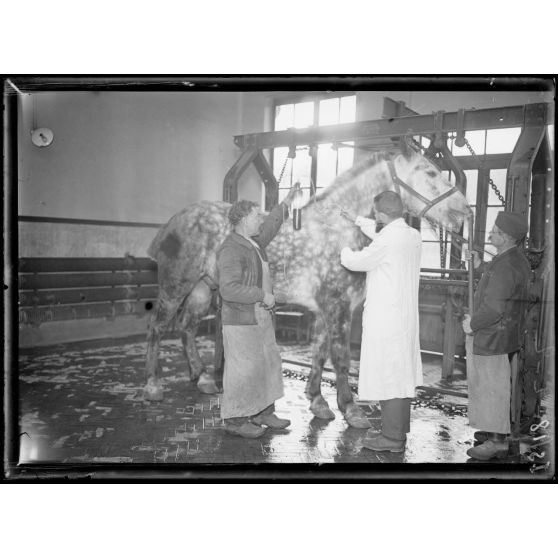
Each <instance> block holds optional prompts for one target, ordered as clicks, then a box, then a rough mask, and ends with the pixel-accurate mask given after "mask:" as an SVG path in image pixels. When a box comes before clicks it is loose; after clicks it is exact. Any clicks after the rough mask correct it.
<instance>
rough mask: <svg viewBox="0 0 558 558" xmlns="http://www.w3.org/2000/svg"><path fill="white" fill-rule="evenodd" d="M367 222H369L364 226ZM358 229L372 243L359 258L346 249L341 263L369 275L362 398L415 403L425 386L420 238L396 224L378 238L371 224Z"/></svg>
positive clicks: (402, 222) (360, 379)
mask: <svg viewBox="0 0 558 558" xmlns="http://www.w3.org/2000/svg"><path fill="white" fill-rule="evenodd" d="M363 221H364V222H363ZM357 224H358V225H360V226H361V228H362V231H363V232H364V233H365V234H366V235H367V236H369V237H370V238H373V242H372V243H371V244H370V245H369V246H367V247H365V248H364V249H363V250H361V251H359V252H354V251H353V250H351V249H349V248H344V249H343V250H342V252H341V263H342V264H343V265H344V266H345V267H346V268H347V269H350V270H352V271H365V272H366V301H365V303H364V312H363V315H362V342H361V355H360V374H359V380H358V396H359V399H361V400H373V401H382V400H386V399H395V398H405V397H411V398H412V397H415V388H416V386H418V385H421V384H422V362H421V358H420V341H419V312H418V291H419V279H420V255H421V246H422V241H421V236H420V233H419V232H418V231H417V230H415V229H413V228H411V227H409V226H408V225H407V224H406V223H405V221H404V220H403V219H396V220H395V221H392V222H391V223H389V224H388V225H386V226H385V227H384V228H383V229H382V230H381V231H380V232H379V233H377V234H374V232H373V229H372V228H371V226H370V221H369V220H365V219H362V218H360V222H359V221H358V220H357Z"/></svg>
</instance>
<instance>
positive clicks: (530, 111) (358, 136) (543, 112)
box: [215, 98, 554, 378]
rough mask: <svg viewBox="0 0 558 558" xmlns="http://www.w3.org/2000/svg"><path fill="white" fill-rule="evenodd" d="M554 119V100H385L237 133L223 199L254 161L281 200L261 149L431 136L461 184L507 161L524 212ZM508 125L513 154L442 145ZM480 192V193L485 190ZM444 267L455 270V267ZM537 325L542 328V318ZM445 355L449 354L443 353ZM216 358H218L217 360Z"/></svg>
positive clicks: (449, 334) (448, 366)
mask: <svg viewBox="0 0 558 558" xmlns="http://www.w3.org/2000/svg"><path fill="white" fill-rule="evenodd" d="M553 122H554V113H553V105H552V104H551V103H532V104H527V105H517V106H508V107H498V108H489V109H460V110H458V111H455V112H444V111H437V112H436V113H434V114H430V115H420V114H417V113H415V112H414V111H412V110H411V109H409V108H408V107H406V106H405V104H404V103H403V102H397V101H393V100H392V99H389V98H384V114H383V118H382V119H378V120H367V121H359V122H354V123H346V124H335V125H328V126H311V127H308V128H301V129H295V128H290V129H288V130H282V131H277V132H259V133H252V134H243V135H238V136H235V137H234V143H235V145H236V146H237V147H238V148H240V149H241V150H242V151H241V154H240V156H239V158H238V159H237V161H236V162H235V163H234V165H233V166H232V167H231V168H230V170H229V171H228V172H227V174H226V176H225V179H224V183H223V200H224V201H228V202H231V203H232V202H234V201H236V200H237V199H238V181H239V179H240V177H241V175H242V173H243V172H244V171H245V170H246V169H247V168H248V166H249V165H250V164H251V163H253V164H254V166H255V168H256V170H257V172H258V174H259V175H260V177H261V178H262V181H263V184H264V188H265V200H266V207H272V206H273V205H276V204H277V201H278V189H279V186H278V183H277V180H276V179H275V177H274V175H273V171H272V169H271V166H270V165H269V163H268V161H267V159H266V157H265V156H264V154H263V150H266V149H273V148H276V147H289V148H291V150H294V148H295V147H296V146H298V145H308V146H310V148H315V147H316V146H317V145H318V144H321V143H341V142H344V141H354V142H355V144H356V145H358V144H359V143H360V144H361V145H362V144H365V143H366V142H367V141H368V142H370V141H374V140H376V141H377V140H383V141H384V142H387V144H386V145H389V142H390V141H391V140H392V139H393V138H401V137H403V136H410V137H412V136H429V137H431V138H432V139H433V142H432V143H433V144H434V147H435V149H436V150H438V151H441V152H442V155H443V158H442V159H438V160H437V162H438V163H439V164H440V166H441V167H442V168H443V169H444V170H453V171H454V172H455V174H456V177H457V178H458V180H459V181H460V182H461V185H462V188H464V187H465V184H466V183H465V176H464V173H463V169H465V170H467V169H474V168H478V163H479V162H480V163H481V164H482V165H483V168H479V177H480V180H479V185H481V188H479V190H484V188H487V187H488V179H489V175H488V172H489V171H488V170H487V168H490V167H492V166H498V167H505V165H506V164H507V180H506V184H507V193H508V195H507V196H506V197H507V202H506V209H510V210H513V211H519V212H521V213H524V214H526V213H527V211H528V209H529V199H530V182H531V173H532V168H533V162H534V160H535V157H536V156H537V153H538V150H539V147H540V146H541V143H542V142H543V138H544V137H545V134H546V126H548V125H549V124H552V123H553ZM504 128H522V132H521V134H520V137H519V139H518V141H517V143H516V146H515V148H514V150H513V152H512V154H511V157H510V156H509V155H507V154H496V155H479V156H476V157H472V156H456V157H454V156H452V155H451V153H450V152H449V150H448V149H447V146H446V147H445V149H444V146H445V145H446V142H445V141H444V139H445V138H447V135H448V134H450V133H451V134H455V137H456V143H457V145H460V144H461V145H463V143H464V138H465V134H466V132H468V131H474V130H495V129H504ZM495 163H496V164H495ZM483 173H484V174H483ZM485 175H486V176H485ZM482 185H483V186H482ZM546 191H548V189H547V190H546ZM478 194H479V195H481V191H479V192H478ZM551 194H552V191H551ZM545 199H546V197H545ZM550 205H551V204H550ZM546 207H547V210H546V212H547V213H549V210H548V207H549V204H548V202H546ZM477 210H480V211H481V212H482V211H483V205H482V204H480V205H478V207H477ZM478 217H479V215H478V214H477V223H476V227H475V241H476V242H475V244H477V242H478V240H480V238H481V231H480V229H479V226H480V225H479V224H478V223H479V219H478ZM480 221H482V220H480ZM541 227H542V228H544V229H545V230H542V231H538V232H537V233H536V234H535V236H536V237H538V238H539V239H540V238H541V237H545V236H546V237H548V234H549V227H548V220H546V225H545V223H541ZM532 234H533V231H532ZM550 234H551V233H550ZM483 244H484V242H483ZM445 271H447V272H452V271H456V270H445ZM437 281H438V280H436V282H437ZM457 283H459V284H457ZM445 284H446V283H444V285H445ZM447 285H448V287H451V288H453V289H455V288H457V289H461V290H462V289H463V287H465V288H466V287H467V282H466V281H457V282H456V280H452V281H451V285H450V284H449V283H447ZM448 297H449V298H448V300H447V304H446V305H445V310H446V312H445V316H444V317H445V319H446V320H447V319H449V325H448V324H447V325H448V327H447V331H445V332H444V343H443V347H444V362H443V367H442V377H443V378H448V377H449V376H451V373H452V370H453V364H454V359H455V356H454V353H455V350H454V348H455V343H456V333H457V327H455V326H456V325H457V316H456V314H455V312H454V311H453V310H452V307H453V306H455V304H454V303H452V300H451V298H452V297H455V293H454V292H452V293H449V292H448ZM452 304H453V306H452ZM537 327H539V324H538V322H537ZM218 329H219V327H218ZM539 333H541V332H539ZM540 337H541V335H537V338H538V339H540ZM217 343H219V340H217ZM452 347H453V349H452ZM446 353H448V354H449V353H451V354H449V356H445V355H446ZM217 358H219V362H218V360H217ZM539 360H540V358H538V359H537V361H539ZM215 363H216V369H220V368H221V367H222V350H221V349H216V362H215Z"/></svg>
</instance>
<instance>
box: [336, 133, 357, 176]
mask: <svg viewBox="0 0 558 558" xmlns="http://www.w3.org/2000/svg"><path fill="white" fill-rule="evenodd" d="M345 143H346V144H347V145H354V144H355V142H354V141H346V142H345ZM354 158H355V150H354V149H353V148H351V147H340V148H339V149H338V150H337V174H341V173H342V172H343V171H346V170H347V169H350V168H351V167H352V166H353V161H354Z"/></svg>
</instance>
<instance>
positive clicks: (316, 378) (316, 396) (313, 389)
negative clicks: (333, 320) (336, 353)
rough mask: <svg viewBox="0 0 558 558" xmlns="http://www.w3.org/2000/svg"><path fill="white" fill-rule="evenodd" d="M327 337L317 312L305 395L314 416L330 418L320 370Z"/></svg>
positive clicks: (322, 365)
mask: <svg viewBox="0 0 558 558" xmlns="http://www.w3.org/2000/svg"><path fill="white" fill-rule="evenodd" d="M328 343H329V338H328V335H327V329H326V324H325V322H324V319H323V317H322V316H320V315H319V314H318V316H317V317H316V323H315V325H314V337H313V339H312V369H311V371H310V376H309V377H308V382H307V384H306V397H308V399H310V401H311V403H310V410H311V411H312V413H313V414H314V416H316V417H318V418H321V419H326V420H331V419H333V418H335V414H334V413H333V411H332V410H331V409H330V408H329V405H328V404H327V401H326V400H325V399H324V397H323V395H322V390H321V382H322V372H323V370H324V364H325V361H326V357H327V349H328Z"/></svg>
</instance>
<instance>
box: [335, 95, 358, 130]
mask: <svg viewBox="0 0 558 558" xmlns="http://www.w3.org/2000/svg"><path fill="white" fill-rule="evenodd" d="M355 118H356V95H351V96H349V97H341V110H340V111H339V122H340V123H343V122H354V121H355Z"/></svg>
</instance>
